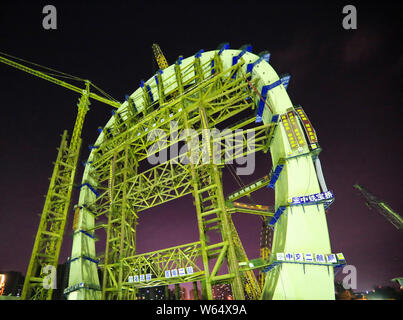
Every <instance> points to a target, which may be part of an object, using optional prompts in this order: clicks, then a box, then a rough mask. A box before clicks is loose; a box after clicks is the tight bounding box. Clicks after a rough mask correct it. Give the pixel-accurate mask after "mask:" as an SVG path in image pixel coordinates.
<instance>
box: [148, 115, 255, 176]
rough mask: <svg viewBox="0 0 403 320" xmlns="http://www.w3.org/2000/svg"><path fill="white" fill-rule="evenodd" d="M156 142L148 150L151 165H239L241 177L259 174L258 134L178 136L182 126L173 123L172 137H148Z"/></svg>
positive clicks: (157, 133)
mask: <svg viewBox="0 0 403 320" xmlns="http://www.w3.org/2000/svg"><path fill="white" fill-rule="evenodd" d="M147 141H148V142H154V143H153V144H152V145H151V146H150V147H149V148H148V150H147V152H148V158H147V159H148V162H149V163H150V164H152V165H155V164H161V163H165V162H166V161H168V160H169V161H171V162H172V163H174V164H177V163H181V164H189V163H191V164H194V165H199V164H223V163H225V164H233V163H234V161H235V163H236V164H238V165H241V166H242V167H237V168H236V173H237V174H238V175H250V174H252V173H253V172H254V170H255V152H254V150H255V131H254V130H243V129H237V130H234V131H232V130H230V129H224V130H222V131H220V130H219V129H217V128H213V129H202V130H201V131H200V132H197V131H196V130H194V129H184V130H182V131H181V132H178V122H177V121H171V122H170V132H169V136H168V134H167V133H166V132H165V131H164V130H162V129H153V130H151V131H150V132H149V133H148V135H147Z"/></svg>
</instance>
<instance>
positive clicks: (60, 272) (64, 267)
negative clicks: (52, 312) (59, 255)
mask: <svg viewBox="0 0 403 320" xmlns="http://www.w3.org/2000/svg"><path fill="white" fill-rule="evenodd" d="M69 273H70V263H69V261H67V262H65V263H63V264H59V265H58V266H57V269H56V289H53V293H52V300H67V299H66V296H65V295H64V293H63V291H64V289H66V288H67V287H68V286H69Z"/></svg>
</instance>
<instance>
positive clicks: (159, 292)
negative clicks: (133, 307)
mask: <svg viewBox="0 0 403 320" xmlns="http://www.w3.org/2000/svg"><path fill="white" fill-rule="evenodd" d="M137 297H138V299H140V300H167V299H165V286H158V287H147V288H140V289H139V290H138V293H137Z"/></svg>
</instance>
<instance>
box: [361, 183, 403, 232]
mask: <svg viewBox="0 0 403 320" xmlns="http://www.w3.org/2000/svg"><path fill="white" fill-rule="evenodd" d="M354 188H356V189H357V190H358V191H360V193H361V194H362V196H363V197H364V198H365V199H366V205H367V206H368V208H369V209H372V208H373V209H376V210H377V211H378V212H379V213H380V214H382V215H383V216H384V217H385V218H386V219H387V220H388V221H389V222H390V223H391V224H393V225H394V226H395V227H396V228H397V229H398V230H403V218H402V217H401V216H400V215H399V214H398V213H397V212H395V211H394V210H393V209H392V208H391V207H390V206H389V205H388V204H387V203H385V202H384V201H382V200H379V199H377V198H376V197H375V196H374V195H373V194H371V193H370V192H368V191H367V190H366V189H365V188H364V187H362V186H360V185H359V184H355V185H354Z"/></svg>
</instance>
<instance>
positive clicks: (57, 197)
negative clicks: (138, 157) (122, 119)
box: [0, 53, 120, 300]
mask: <svg viewBox="0 0 403 320" xmlns="http://www.w3.org/2000/svg"><path fill="white" fill-rule="evenodd" d="M4 55H6V56H8V57H11V56H10V55H7V54H4V53H0V62H1V63H4V64H7V65H9V66H11V67H13V68H16V69H19V70H21V71H24V72H27V73H29V74H32V75H34V76H36V77H39V78H42V79H44V80H47V81H49V82H52V83H55V84H57V85H59V86H62V87H64V88H67V89H69V90H72V91H75V92H77V93H80V94H81V97H80V99H79V101H78V104H77V107H78V110H77V117H76V121H75V124H74V128H73V134H72V136H71V138H70V141H69V138H68V134H67V131H64V133H63V135H62V141H61V143H60V147H59V148H58V155H57V158H56V161H55V163H54V168H53V172H52V176H51V179H50V184H49V188H48V192H47V194H46V200H45V204H44V206H43V210H42V213H41V219H40V222H39V227H38V231H37V233H36V237H35V241H34V246H33V249H32V254H31V258H30V261H29V265H28V269H27V273H26V276H25V281H24V286H23V290H22V294H21V299H23V300H51V299H52V294H53V289H55V288H56V286H55V277H54V275H55V271H56V269H57V266H58V261H59V255H60V249H61V245H62V241H63V236H64V230H65V226H66V221H67V216H68V212H69V209H70V202H71V195H72V190H73V185H74V180H75V175H76V168H77V163H78V158H79V153H80V149H81V132H82V129H83V125H84V120H85V115H86V114H87V111H88V110H89V105H90V98H92V99H95V100H98V101H100V102H103V103H105V104H108V105H110V106H112V107H114V108H118V107H119V106H120V103H119V102H117V101H113V100H110V99H107V98H104V97H101V96H99V95H97V94H95V93H93V92H90V86H91V82H90V81H88V80H83V81H84V83H85V89H82V88H79V87H76V86H74V85H72V84H70V83H67V82H65V81H62V80H60V79H57V78H55V77H53V76H51V75H49V74H47V73H45V72H42V71H39V70H36V69H33V68H30V67H27V66H25V65H23V64H21V63H18V62H16V61H13V60H11V59H8V58H6V57H4ZM13 58H15V57H13ZM15 59H18V58H15ZM19 60H22V59H19ZM46 69H49V68H46ZM49 70H51V69H49ZM52 71H53V70H52ZM72 78H74V79H79V78H77V77H72ZM80 80H82V79H80ZM94 87H95V86H94Z"/></svg>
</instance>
